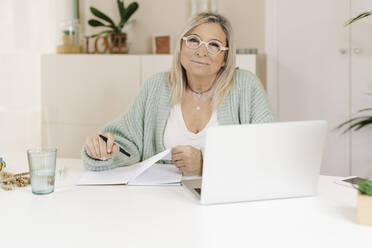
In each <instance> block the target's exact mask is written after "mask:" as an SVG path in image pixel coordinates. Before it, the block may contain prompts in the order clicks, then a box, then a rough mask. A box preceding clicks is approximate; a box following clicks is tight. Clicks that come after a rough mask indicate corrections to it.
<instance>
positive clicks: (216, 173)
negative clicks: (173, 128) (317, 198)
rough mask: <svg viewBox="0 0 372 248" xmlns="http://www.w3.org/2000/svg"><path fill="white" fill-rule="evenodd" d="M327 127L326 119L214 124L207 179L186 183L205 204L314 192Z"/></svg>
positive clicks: (210, 131) (205, 167) (208, 138)
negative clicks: (227, 124)
mask: <svg viewBox="0 0 372 248" xmlns="http://www.w3.org/2000/svg"><path fill="white" fill-rule="evenodd" d="M326 131H327V122H326V121H299V122H277V123H267V124H247V125H232V126H216V127H211V128H209V129H208V130H207V136H206V145H205V153H204V162H203V175H202V179H194V180H183V181H182V183H183V185H184V186H186V187H187V188H188V189H190V190H191V191H192V192H193V193H194V194H195V195H196V196H197V197H198V198H200V203H201V204H216V203H228V202H241V201H256V200H267V199H277V198H290V197H304V196H313V195H315V194H316V192H317V185H318V178H319V173H320V167H321V162H322V155H323V150H324V143H325V138H326Z"/></svg>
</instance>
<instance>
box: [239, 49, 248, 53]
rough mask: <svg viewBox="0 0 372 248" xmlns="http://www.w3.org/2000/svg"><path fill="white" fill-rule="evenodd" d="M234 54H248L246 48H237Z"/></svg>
mask: <svg viewBox="0 0 372 248" xmlns="http://www.w3.org/2000/svg"><path fill="white" fill-rule="evenodd" d="M236 54H248V48H237V49H236Z"/></svg>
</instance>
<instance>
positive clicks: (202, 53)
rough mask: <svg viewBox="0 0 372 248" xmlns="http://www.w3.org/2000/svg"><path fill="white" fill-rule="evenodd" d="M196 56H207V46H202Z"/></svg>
mask: <svg viewBox="0 0 372 248" xmlns="http://www.w3.org/2000/svg"><path fill="white" fill-rule="evenodd" d="M196 54H197V55H199V56H207V54H208V49H207V45H206V44H202V45H201V46H200V47H199V48H198V49H196Z"/></svg>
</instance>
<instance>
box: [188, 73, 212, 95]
mask: <svg viewBox="0 0 372 248" xmlns="http://www.w3.org/2000/svg"><path fill="white" fill-rule="evenodd" d="M215 79H216V75H212V76H204V77H198V76H191V75H187V83H188V86H189V87H190V88H191V89H192V90H194V91H197V92H203V91H206V90H208V89H210V88H211V87H212V86H213V83H214V80H215Z"/></svg>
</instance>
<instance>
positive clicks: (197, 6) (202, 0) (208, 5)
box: [190, 0, 217, 16]
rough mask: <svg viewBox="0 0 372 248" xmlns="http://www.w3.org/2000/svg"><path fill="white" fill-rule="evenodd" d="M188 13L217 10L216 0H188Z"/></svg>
mask: <svg viewBox="0 0 372 248" xmlns="http://www.w3.org/2000/svg"><path fill="white" fill-rule="evenodd" d="M190 4H191V6H190V15H191V16H193V15H195V14H197V13H199V12H208V11H211V12H217V0H190Z"/></svg>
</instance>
